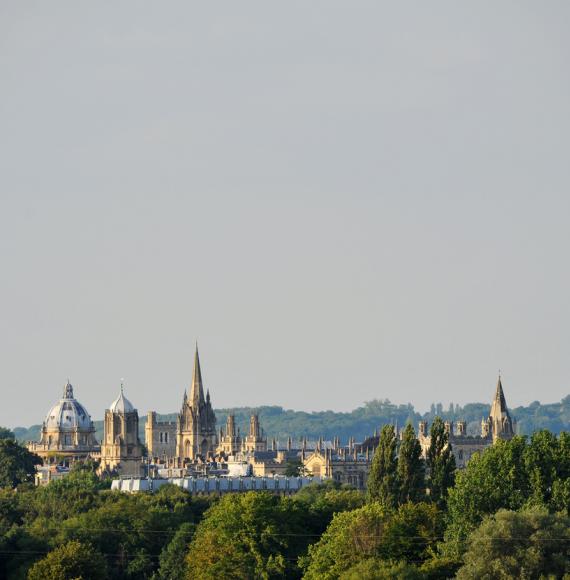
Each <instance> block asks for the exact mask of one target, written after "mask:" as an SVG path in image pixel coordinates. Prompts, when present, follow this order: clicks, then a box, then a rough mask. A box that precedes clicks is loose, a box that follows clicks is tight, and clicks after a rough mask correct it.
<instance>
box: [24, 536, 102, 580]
mask: <svg viewBox="0 0 570 580" xmlns="http://www.w3.org/2000/svg"><path fill="white" fill-rule="evenodd" d="M108 577H109V576H108V573H107V564H106V562H105V558H103V556H102V555H101V554H100V553H99V552H97V550H95V549H94V548H93V547H91V546H90V545H89V544H81V543H80V542H76V541H71V542H67V543H66V544H63V545H62V546H59V547H58V548H56V549H55V550H52V551H51V552H50V553H49V554H48V555H47V556H46V557H45V558H42V559H41V560H39V561H38V562H36V563H35V564H34V565H33V566H32V568H31V569H30V571H29V572H28V579H29V580H70V579H71V578H84V579H87V578H89V579H90V580H104V579H106V578H108Z"/></svg>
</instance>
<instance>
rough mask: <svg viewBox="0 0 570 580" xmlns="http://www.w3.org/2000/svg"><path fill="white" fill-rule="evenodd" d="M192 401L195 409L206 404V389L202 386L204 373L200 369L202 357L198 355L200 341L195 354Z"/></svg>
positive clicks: (191, 390) (191, 391)
mask: <svg viewBox="0 0 570 580" xmlns="http://www.w3.org/2000/svg"><path fill="white" fill-rule="evenodd" d="M190 399H191V403H192V406H194V407H198V406H199V405H200V404H202V403H204V387H203V384H202V371H201V369H200V356H199V355H198V341H196V352H195V354H194V374H193V375H192V387H191V389H190Z"/></svg>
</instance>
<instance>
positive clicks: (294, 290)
mask: <svg viewBox="0 0 570 580" xmlns="http://www.w3.org/2000/svg"><path fill="white" fill-rule="evenodd" d="M569 25H570V4H569V3H568V2H566V1H551V2H535V1H533V2H525V1H521V0H516V1H500V2H497V1H496V0H489V1H477V2H475V1H473V2H456V1H449V2H437V1H434V2H425V1H418V2H405V1H403V2H379V1H378V0H374V1H371V2H364V1H362V2H360V1H359V2H333V1H331V0H326V1H321V2H316V1H315V2H306V1H303V2H295V1H288V2H285V3H273V2H265V1H259V2H245V1H243V2H235V1H234V2H216V3H205V2H188V1H184V2H159V3H157V2H153V3H146V2H141V1H136V2H135V1H133V2H90V3H87V2H76V1H69V2H59V1H54V2H31V1H29V2H27V1H21V0H14V1H6V0H1V1H0V88H1V92H0V200H1V205H0V239H1V244H0V257H1V269H0V320H1V325H0V352H1V353H2V357H1V364H0V389H1V393H0V395H1V397H0V400H1V405H0V424H5V425H8V426H15V425H27V424H31V423H40V422H41V421H42V420H43V418H44V416H45V414H46V412H47V411H48V409H49V407H50V406H51V405H52V404H53V403H54V402H55V401H56V400H57V399H58V398H59V397H60V395H61V390H62V386H63V384H64V383H65V381H66V379H67V377H68V376H69V378H70V379H71V382H72V383H73V384H74V386H75V392H76V395H77V398H78V399H79V400H80V401H81V402H82V403H83V404H84V405H85V406H86V407H87V409H88V411H89V412H90V413H91V415H92V416H93V418H94V419H95V418H101V417H102V416H103V413H104V409H105V408H106V407H108V406H109V404H110V403H111V401H112V400H113V398H114V397H115V396H116V394H117V392H118V389H119V382H120V378H121V377H125V389H126V394H127V396H128V397H129V398H130V399H131V400H132V402H133V403H134V404H135V405H136V406H137V407H138V409H139V413H141V414H143V413H146V412H147V411H148V410H150V409H155V410H157V411H159V412H170V411H175V410H178V408H179V407H180V404H181V401H182V394H183V390H184V388H185V387H186V386H187V385H188V384H189V381H190V379H191V371H192V360H193V349H194V341H195V340H196V339H198V341H199V344H200V352H201V359H202V370H203V376H204V381H205V384H206V386H207V387H209V388H210V390H211V394H212V402H213V404H214V406H215V407H226V406H242V405H261V404H276V405H283V406H285V407H288V408H294V409H305V410H313V409H342V410H349V409H352V408H354V407H356V406H358V405H360V404H361V403H362V402H364V401H366V400H370V399H373V398H389V399H391V400H392V401H393V402H397V403H406V402H408V401H409V402H412V403H414V405H416V407H418V408H420V409H424V408H425V407H426V406H427V405H429V403H430V402H432V401H442V402H443V403H444V404H448V403H449V402H450V401H453V402H455V403H465V402H469V401H484V402H487V401H490V400H491V397H492V395H493V392H494V386H495V382H496V375H497V370H498V369H499V368H501V369H502V370H503V377H504V379H503V384H504V387H505V393H506V396H507V401H508V403H509V405H511V406H515V405H519V404H527V403H529V402H531V401H533V400H536V399H539V400H541V401H543V402H552V401H557V400H560V398H561V397H563V396H565V395H566V394H568V393H569V392H570V388H569V385H570V356H569V352H570V307H569V298H570V272H569V266H568V249H569V247H570V227H569V219H570V199H569V186H570V162H569V136H570V66H569V57H570V36H569V35H568V27H569Z"/></svg>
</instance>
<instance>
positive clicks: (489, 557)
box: [457, 509, 570, 580]
mask: <svg viewBox="0 0 570 580" xmlns="http://www.w3.org/2000/svg"><path fill="white" fill-rule="evenodd" d="M464 561H465V564H464V565H463V566H462V567H461V568H460V569H459V572H458V574H457V578H458V579H460V580H470V579H479V578H562V577H563V576H564V577H566V576H565V574H568V573H570V518H568V516H563V515H561V514H555V515H552V514H548V513H547V512H546V510H536V509H535V510H531V511H522V512H513V511H507V510H500V511H499V512H497V513H496V514H495V515H494V516H490V517H488V518H486V519H485V520H484V521H483V523H482V524H481V526H480V527H479V528H478V529H477V530H475V531H474V532H473V533H472V534H471V536H470V538H469V548H468V550H467V552H466V553H465V556H464Z"/></svg>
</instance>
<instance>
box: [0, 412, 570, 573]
mask: <svg viewBox="0 0 570 580" xmlns="http://www.w3.org/2000/svg"><path fill="white" fill-rule="evenodd" d="M433 423H434V427H433V429H434V431H432V436H433V435H435V437H434V441H436V443H435V444H434V450H433V453H432V454H431V456H432V458H431V459H430V466H433V465H435V466H436V470H437V469H439V468H438V467H437V461H439V460H441V458H442V457H446V456H445V453H444V451H445V449H446V439H445V431H444V430H443V432H441V429H440V427H441V425H440V422H439V421H434V422H433ZM393 435H394V433H393V429H391V428H390V427H387V428H385V429H384V432H383V434H382V438H381V439H382V444H381V445H379V446H378V449H377V455H378V457H379V458H380V459H381V461H377V463H378V465H380V466H381V468H382V470H383V474H384V475H382V474H381V475H382V476H381V477H377V478H376V484H378V485H379V489H380V490H381V492H380V493H379V494H377V495H375V494H372V493H369V494H368V496H367V495H366V494H364V493H362V492H360V491H357V490H354V489H350V488H343V487H339V485H338V484H335V483H333V482H332V481H329V482H327V483H326V484H321V485H313V486H309V487H306V488H304V489H303V490H302V491H300V492H299V493H297V494H295V495H292V496H277V495H272V494H270V493H268V492H249V493H243V494H239V493H236V494H228V495H225V496H223V497H221V498H220V497H214V496H208V497H196V496H194V497H192V496H190V494H188V493H187V492H186V491H184V490H183V489H181V488H178V487H175V486H164V487H161V488H160V489H159V490H158V491H157V492H156V493H155V494H147V493H138V494H122V493H119V492H114V491H111V490H109V489H108V487H109V482H105V481H100V480H99V479H98V478H97V476H96V475H95V473H94V466H93V465H90V464H86V465H83V466H77V467H76V468H74V469H73V470H72V472H71V473H70V474H69V475H68V476H67V477H66V478H64V479H61V480H57V481H53V482H51V483H50V484H49V485H47V486H46V487H43V488H34V487H33V486H31V485H30V484H29V483H25V482H23V483H20V485H19V486H18V487H17V489H12V487H11V486H10V487H4V488H0V578H8V579H18V580H19V579H22V580H23V579H24V578H31V579H32V580H34V579H38V578H42V579H43V578H47V579H48V580H49V579H50V578H53V579H60V578H66V579H67V578H107V577H108V578H117V579H119V580H121V579H135V578H136V579H139V578H140V579H148V580H158V579H161V580H166V579H171V578H198V579H199V578H239V579H241V578H244V579H246V578H301V577H304V578H308V579H311V578H325V579H326V578H331V579H332V578H335V579H336V578H344V579H356V578H358V579H361V578H362V579H365V580H366V579H375V578H378V579H380V578H404V579H406V578H408V579H419V578H421V579H427V580H431V579H433V580H435V579H440V578H454V577H455V576H456V575H458V577H459V578H501V577H504V578H507V577H509V578H511V577H528V578H539V577H541V575H542V576H544V577H562V576H563V575H564V574H569V573H570V570H568V562H569V561H570V554H569V550H570V517H569V516H570V489H569V485H570V484H569V481H570V477H569V474H570V435H569V434H568V433H562V434H560V436H558V437H556V436H555V435H553V434H552V433H550V432H548V431H540V432H537V433H535V434H533V436H532V437H531V438H529V439H526V438H524V437H515V438H513V439H512V440H510V441H499V442H498V443H496V444H495V445H494V446H492V447H490V448H488V449H486V450H485V451H484V452H483V453H481V454H476V455H475V456H474V457H473V458H472V459H471V460H470V462H469V463H468V465H467V467H466V469H464V470H462V471H460V472H458V473H456V474H453V473H451V476H453V475H455V482H453V477H451V478H448V480H447V481H448V482H451V483H450V487H445V486H442V489H443V487H445V489H446V490H447V491H446V492H443V491H442V492H438V494H432V493H427V494H426V493H425V492H424V490H425V489H426V487H427V488H429V487H430V486H433V485H434V484H433V481H432V477H431V473H430V472H427V471H426V472H424V470H423V460H421V459H420V457H419V455H418V448H417V445H416V444H417V441H415V438H414V432H413V429H412V428H411V427H408V428H406V429H405V431H404V434H403V437H402V439H401V440H400V441H398V442H396V441H395V438H394V436H393ZM1 441H8V442H10V443H11V444H15V443H14V441H12V440H10V439H7V440H0V442H1ZM444 463H445V465H447V467H449V465H451V463H450V462H445V461H444ZM443 473H445V474H448V475H449V474H450V472H448V471H447V468H446V469H444V470H443ZM386 474H388V475H389V477H388V479H386ZM446 477H447V476H446ZM443 479H445V478H443ZM443 479H442V478H440V479H439V480H438V481H443ZM372 485H375V484H374V478H373V479H372ZM446 485H447V484H446ZM446 494H447V501H442V498H445V496H446Z"/></svg>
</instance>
